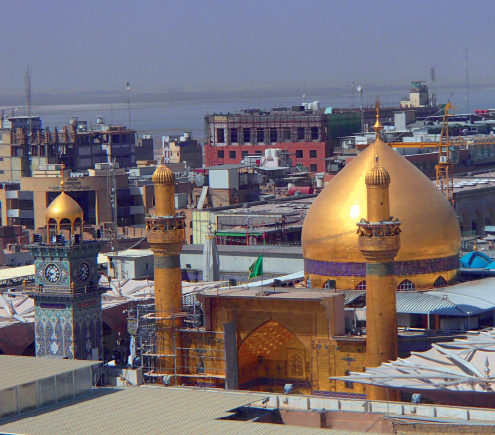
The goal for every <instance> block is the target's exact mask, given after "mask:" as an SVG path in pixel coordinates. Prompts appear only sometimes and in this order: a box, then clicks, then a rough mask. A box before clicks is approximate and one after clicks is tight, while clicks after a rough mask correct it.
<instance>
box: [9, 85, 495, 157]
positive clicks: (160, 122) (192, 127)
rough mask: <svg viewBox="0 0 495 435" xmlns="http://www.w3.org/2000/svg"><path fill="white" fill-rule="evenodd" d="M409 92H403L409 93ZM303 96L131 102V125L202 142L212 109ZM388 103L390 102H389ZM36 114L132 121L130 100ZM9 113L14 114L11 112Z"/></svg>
mask: <svg viewBox="0 0 495 435" xmlns="http://www.w3.org/2000/svg"><path fill="white" fill-rule="evenodd" d="M451 93H452V91H442V92H438V101H439V102H446V101H447V99H448V98H449V97H450V95H451ZM405 94H406V92H404V93H403V95H405ZM399 97H400V95H385V96H381V97H380V99H381V103H382V105H396V104H397V103H398V101H399ZM374 98H376V96H372V95H365V97H364V98H363V102H364V104H365V105H370V104H373V100H374ZM314 100H318V101H320V105H322V106H325V107H349V106H351V105H352V104H353V98H352V95H344V96H342V95H341V96H337V97H333V98H332V97H328V96H327V97H323V98H318V96H312V95H310V96H309V97H308V98H306V101H308V102H312V101H314ZM302 101H303V98H302V97H276V98H273V97H269V96H267V97H264V98H246V97H243V98H242V99H239V100H234V99H225V98H219V99H215V98H209V99H205V100H189V101H178V102H174V103H173V104H172V103H166V102H163V103H140V102H132V103H131V127H132V128H133V129H136V130H137V131H138V134H139V135H140V136H141V135H144V134H150V135H152V136H153V138H154V139H155V147H156V148H159V147H160V146H161V145H160V144H161V137H162V136H168V135H178V134H182V133H184V132H185V131H189V132H192V134H193V137H194V138H195V139H197V140H199V141H200V142H203V141H204V124H203V122H204V117H205V115H207V114H212V113H228V112H230V113H232V112H235V111H239V110H241V109H254V108H259V109H269V108H271V107H281V106H292V105H298V104H301V103H302ZM452 101H453V103H454V105H455V106H461V109H460V110H458V111H457V112H458V113H460V112H462V111H464V112H465V111H466V110H463V109H462V106H465V104H466V103H465V92H464V90H462V89H460V90H458V91H456V92H455V93H454V95H453V97H452ZM387 103H388V104H387ZM354 104H355V105H356V106H359V96H358V95H357V93H356V95H355V97H354ZM470 106H471V109H472V110H474V109H488V108H494V107H495V90H494V89H490V90H483V91H471V93H470ZM23 111H24V109H19V110H18V111H17V115H24V113H23ZM32 113H33V116H41V118H42V122H43V126H45V127H50V129H52V130H53V127H55V126H57V127H59V128H61V127H62V126H64V125H66V124H68V121H69V119H70V118H71V117H78V118H79V120H86V121H88V124H90V123H93V124H94V123H96V119H97V118H98V117H101V118H103V119H104V121H105V123H107V124H110V123H112V124H114V125H128V108H127V104H122V103H120V104H113V106H112V105H110V104H94V105H92V104H83V105H50V106H34V107H33V110H32ZM7 115H10V114H9V113H7Z"/></svg>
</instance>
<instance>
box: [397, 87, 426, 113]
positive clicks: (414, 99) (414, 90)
mask: <svg viewBox="0 0 495 435" xmlns="http://www.w3.org/2000/svg"><path fill="white" fill-rule="evenodd" d="M425 83H426V82H421V81H416V82H412V83H411V91H410V92H409V97H404V98H401V101H400V107H404V108H406V107H424V106H428V105H430V100H429V95H428V86H426V84H425Z"/></svg>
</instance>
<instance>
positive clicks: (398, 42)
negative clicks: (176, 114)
mask: <svg viewBox="0 0 495 435" xmlns="http://www.w3.org/2000/svg"><path fill="white" fill-rule="evenodd" d="M0 25H1V29H2V40H3V41H2V42H3V44H2V68H0V83H2V86H1V88H0V96H2V95H8V94H18V93H23V92H24V77H25V71H26V64H27V63H30V64H31V65H32V71H33V82H32V87H33V92H34V93H42V92H72V91H83V92H91V91H101V90H108V91H115V90H120V89H123V88H125V83H126V82H127V81H130V82H131V86H132V89H133V90H135V91H136V92H147V91H150V92H153V91H166V90H169V89H172V88H180V89H183V90H194V89H196V90H212V89H241V88H242V89H249V88H258V87H300V88H303V87H304V80H305V79H306V80H307V86H308V88H312V87H326V88H328V87H332V86H347V85H349V84H350V80H351V79H354V80H355V82H356V84H363V85H365V84H375V85H387V84H393V85H399V84H403V85H404V88H405V89H406V88H407V87H408V83H409V82H410V81H411V80H414V79H416V80H418V79H419V80H421V79H423V80H429V70H430V67H431V66H433V65H435V66H436V72H437V84H438V85H442V84H449V85H451V84H456V83H459V84H462V83H464V48H465V47H469V60H470V81H471V83H473V84H475V83H488V84H490V83H493V81H494V80H493V78H494V73H493V71H495V55H494V54H495V53H494V50H495V48H494V47H495V42H494V41H495V1H494V0H486V1H480V0H476V1H466V0H448V1H447V0H444V1H439V0H428V1H422V0H415V1H405V0H404V1H401V0H375V1H357V0H356V1H353V0H336V1H333V0H327V1H316V0H297V1H292V0H271V1H251V0H250V1H247V0H244V1H236V0H225V1H223V0H203V1H189V0H175V1H170V0H161V1H158V0H157V1H149V0H139V1H135V0H133V1H131V0H115V1H108V0H85V1H81V0H79V1H74V0H43V1H39V0H16V1H6V0H4V1H2V8H1V17H0Z"/></svg>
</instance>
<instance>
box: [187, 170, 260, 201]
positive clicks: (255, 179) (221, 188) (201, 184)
mask: <svg viewBox="0 0 495 435" xmlns="http://www.w3.org/2000/svg"><path fill="white" fill-rule="evenodd" d="M196 173H197V175H196V177H195V185H196V187H195V188H194V192H193V201H194V204H195V205H196V207H197V208H199V209H202V208H203V207H204V206H205V205H208V206H210V207H222V206H227V205H232V204H242V203H245V202H250V201H256V200H258V199H259V194H260V184H261V181H262V180H263V177H262V176H260V175H259V174H258V173H257V172H255V170H254V167H252V166H248V165H218V166H207V167H205V168H202V169H198V170H196Z"/></svg>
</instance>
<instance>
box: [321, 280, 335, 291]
mask: <svg viewBox="0 0 495 435" xmlns="http://www.w3.org/2000/svg"><path fill="white" fill-rule="evenodd" d="M323 288H330V289H333V290H335V289H336V285H335V280H334V279H327V281H326V282H325V285H324V286H323Z"/></svg>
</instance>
